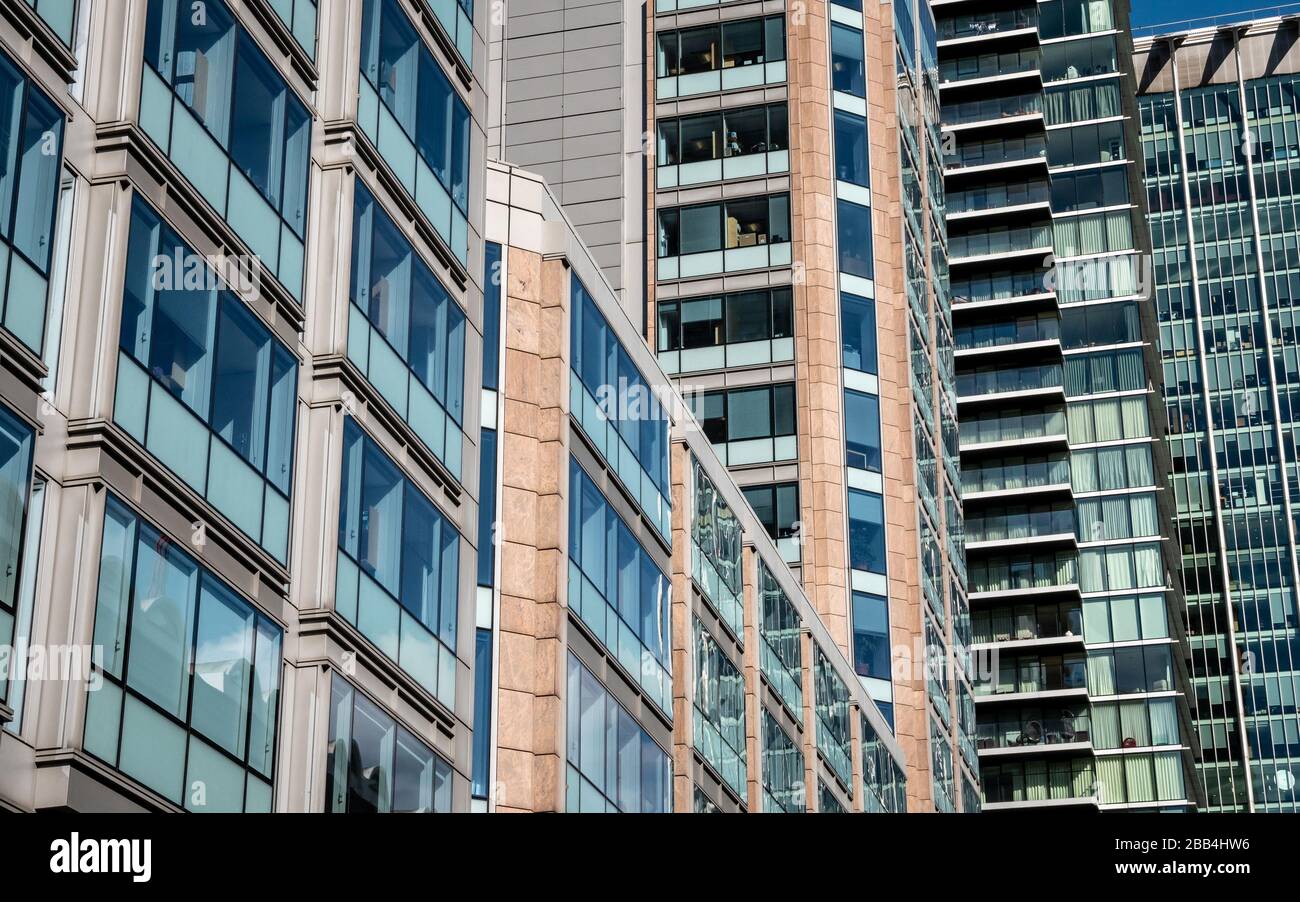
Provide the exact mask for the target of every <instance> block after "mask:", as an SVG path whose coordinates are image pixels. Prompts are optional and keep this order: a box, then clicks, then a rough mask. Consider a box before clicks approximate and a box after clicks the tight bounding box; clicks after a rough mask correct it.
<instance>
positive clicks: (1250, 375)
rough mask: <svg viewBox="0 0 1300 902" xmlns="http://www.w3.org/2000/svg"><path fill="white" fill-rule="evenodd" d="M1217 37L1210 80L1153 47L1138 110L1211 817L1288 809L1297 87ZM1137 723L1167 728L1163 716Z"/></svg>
mask: <svg viewBox="0 0 1300 902" xmlns="http://www.w3.org/2000/svg"><path fill="white" fill-rule="evenodd" d="M1210 34H1212V35H1213V34H1215V33H1214V32H1213V31H1211V32H1210ZM1260 34H1261V38H1260V39H1265V38H1269V37H1270V36H1271V35H1272V34H1274V32H1273V31H1272V30H1271V29H1270V28H1269V27H1267V26H1266V27H1265V28H1264V29H1262V31H1261V32H1260ZM1217 40H1218V42H1219V44H1221V45H1222V46H1223V47H1225V48H1226V51H1227V56H1226V58H1225V59H1224V61H1223V63H1222V68H1221V69H1219V70H1218V72H1217V74H1216V75H1215V77H1214V78H1213V80H1212V82H1211V83H1206V82H1204V81H1201V80H1198V77H1197V76H1198V70H1197V69H1195V68H1193V67H1194V66H1195V65H1196V63H1197V61H1198V60H1199V59H1200V55H1201V54H1202V53H1203V50H1200V49H1189V50H1188V51H1183V50H1181V49H1177V50H1175V51H1174V57H1173V63H1172V64H1171V63H1170V54H1171V51H1170V47H1171V44H1170V43H1169V42H1167V41H1164V40H1156V41H1153V42H1151V45H1150V46H1149V48H1147V54H1148V57H1147V58H1149V59H1151V60H1152V64H1153V65H1156V64H1158V65H1159V67H1161V68H1166V69H1167V73H1166V77H1165V78H1164V79H1163V80H1162V82H1161V83H1160V84H1158V85H1156V86H1153V87H1157V88H1159V89H1160V90H1152V91H1151V92H1150V93H1148V94H1144V95H1143V96H1141V97H1140V111H1141V117H1142V150H1143V157H1144V162H1145V172H1144V176H1145V184H1146V192H1147V203H1148V205H1149V209H1150V212H1149V221H1150V228H1151V238H1152V244H1153V249H1154V257H1155V272H1154V278H1155V288H1156V301H1157V311H1158V315H1159V321H1160V351H1161V356H1162V358H1163V364H1164V402H1165V413H1166V426H1167V429H1168V448H1169V457H1170V460H1171V463H1172V468H1173V479H1172V482H1173V486H1172V487H1173V495H1174V500H1175V503H1176V508H1177V515H1176V517H1177V518H1176V521H1175V522H1176V526H1177V537H1178V546H1179V549H1180V551H1181V553H1182V584H1183V589H1184V592H1185V594H1186V599H1187V611H1186V622H1187V633H1188V641H1189V644H1190V646H1191V676H1192V686H1191V696H1192V707H1193V717H1194V725H1195V729H1196V731H1197V733H1198V736H1199V739H1200V747H1201V759H1200V762H1199V763H1200V767H1199V781H1200V782H1201V783H1202V785H1203V788H1204V792H1205V798H1206V808H1207V810H1209V811H1246V810H1253V811H1265V812H1278V811H1282V812H1295V811H1298V810H1300V788H1298V787H1297V779H1298V778H1300V710H1298V709H1297V702H1296V685H1297V683H1296V681H1297V677H1298V674H1300V646H1297V641H1296V618H1297V591H1296V586H1297V582H1298V581H1297V570H1296V544H1295V534H1296V528H1297V527H1296V523H1297V521H1296V512H1295V510H1294V506H1295V502H1296V501H1297V499H1300V485H1298V484H1297V472H1296V462H1295V436H1296V430H1297V428H1300V407H1297V405H1296V393H1297V386H1300V365H1298V363H1297V361H1300V356H1297V355H1298V354H1300V351H1298V350H1297V345H1296V335H1297V333H1296V314H1295V312H1294V304H1295V302H1296V300H1295V299H1300V269H1298V267H1297V261H1296V252H1295V246H1296V213H1297V210H1298V209H1300V188H1298V187H1297V184H1300V183H1297V182H1296V176H1295V173H1294V171H1295V167H1296V162H1295V161H1296V160H1297V159H1300V139H1298V138H1297V132H1296V127H1297V123H1300V76H1297V75H1296V74H1294V73H1287V72H1285V71H1282V72H1273V71H1270V72H1268V73H1265V72H1264V71H1262V69H1261V63H1260V60H1262V57H1261V58H1259V59H1256V56H1255V54H1256V53H1258V48H1257V47H1247V46H1243V45H1239V43H1238V41H1239V39H1238V37H1237V36H1236V34H1235V31H1234V30H1232V29H1227V30H1224V31H1221V32H1218V33H1217ZM1178 43H1180V39H1177V38H1176V39H1175V41H1174V43H1173V45H1172V46H1175V47H1177V45H1178ZM1175 67H1176V68H1177V72H1176V75H1175V74H1174V70H1175ZM1285 68H1287V67H1283V69H1285ZM1144 613H1145V611H1144ZM1141 625H1142V628H1143V629H1145V628H1146V618H1145V617H1143V618H1142V624H1141ZM1116 626H1117V627H1119V623H1116ZM1122 628H1126V629H1128V630H1129V631H1131V630H1132V628H1133V626H1132V624H1131V623H1128V624H1125V626H1124V627H1122ZM1126 713H1130V712H1125V711H1124V710H1121V711H1120V712H1119V714H1120V717H1121V723H1123V722H1124V715H1125V714H1126ZM1143 714H1147V715H1149V724H1148V720H1145V719H1143ZM1130 716H1131V717H1132V718H1133V720H1134V721H1135V723H1136V724H1137V727H1136V729H1139V730H1142V731H1143V735H1146V732H1147V730H1148V729H1149V730H1150V732H1151V733H1152V734H1155V733H1158V732H1164V731H1166V730H1167V726H1166V724H1167V720H1168V718H1167V715H1166V714H1164V713H1163V712H1162V711H1161V709H1159V708H1158V707H1151V706H1148V710H1147V711H1145V712H1144V711H1141V710H1134V711H1132V712H1131V713H1130ZM1123 732H1126V733H1127V732H1132V731H1131V730H1128V729H1125V730H1124V731H1123ZM1159 767H1160V763H1159V761H1157V762H1156V769H1157V775H1159Z"/></svg>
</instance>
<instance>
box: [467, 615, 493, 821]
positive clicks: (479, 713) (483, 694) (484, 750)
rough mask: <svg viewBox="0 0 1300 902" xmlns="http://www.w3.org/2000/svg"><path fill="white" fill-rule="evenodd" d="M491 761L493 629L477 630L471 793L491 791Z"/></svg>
mask: <svg viewBox="0 0 1300 902" xmlns="http://www.w3.org/2000/svg"><path fill="white" fill-rule="evenodd" d="M491 762H492V631H491V630H477V631H476V632H475V634H474V757H473V762H472V765H471V774H470V794H471V795H473V796H474V798H476V799H486V798H487V795H488V768H489V766H490V765H491Z"/></svg>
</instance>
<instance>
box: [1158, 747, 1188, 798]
mask: <svg viewBox="0 0 1300 902" xmlns="http://www.w3.org/2000/svg"><path fill="white" fill-rule="evenodd" d="M1181 757H1182V756H1181V755H1180V754H1179V753H1178V752H1160V753H1159V754H1157V755H1156V756H1155V768H1156V798H1158V799H1159V800H1160V801H1162V802H1165V801H1170V800H1173V799H1181V798H1183V797H1184V796H1185V795H1186V794H1187V793H1186V790H1184V788H1183V765H1182V760H1181Z"/></svg>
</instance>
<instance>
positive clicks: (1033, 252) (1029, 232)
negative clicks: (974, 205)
mask: <svg viewBox="0 0 1300 902" xmlns="http://www.w3.org/2000/svg"><path fill="white" fill-rule="evenodd" d="M1050 253H1052V229H1051V227H1050V226H1048V225H1037V226H1029V227H1025V228H1019V229H1008V228H1002V229H987V230H981V231H978V232H971V233H968V234H965V235H952V236H950V237H949V239H948V265H949V266H950V267H953V268H960V267H963V266H970V265H975V264H986V263H990V262H996V263H1003V262H1004V261H1006V260H1008V258H1014V257H1026V256H1027V257H1038V258H1040V259H1041V258H1045V257H1046V256H1047V255H1048V254H1050Z"/></svg>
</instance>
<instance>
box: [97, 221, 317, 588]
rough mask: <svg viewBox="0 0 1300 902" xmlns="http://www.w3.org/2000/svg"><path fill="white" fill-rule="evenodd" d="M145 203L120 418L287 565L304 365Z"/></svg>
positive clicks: (130, 294) (130, 254) (129, 297)
mask: <svg viewBox="0 0 1300 902" xmlns="http://www.w3.org/2000/svg"><path fill="white" fill-rule="evenodd" d="M231 276H233V277H236V278H237V279H240V280H242V274H237V273H233V272H222V273H217V272H215V271H213V270H210V269H208V267H207V264H206V262H205V259H204V258H203V257H202V256H200V255H197V254H195V253H194V252H193V251H192V250H191V249H190V248H188V247H187V246H186V245H185V244H183V243H182V242H181V240H180V238H179V236H177V234H176V233H175V232H174V231H173V230H172V229H171V228H170V227H168V225H167V224H166V223H164V222H163V221H162V219H161V218H160V217H159V216H158V215H157V214H156V213H155V212H154V211H153V210H152V209H150V208H149V206H148V205H147V204H145V203H144V201H142V200H140V199H139V198H138V197H137V198H136V199H135V200H134V201H133V203H132V207H131V231H130V235H129V237H128V247H127V262H126V279H125V287H124V291H123V298H122V321H121V327H120V331H119V335H118V342H119V347H120V349H121V351H122V353H121V354H120V355H119V357H118V359H119V367H118V376H117V397H116V400H115V403H114V413H113V418H114V420H115V421H116V422H117V423H118V424H119V425H121V426H122V427H123V428H124V429H126V430H127V432H129V433H130V434H131V435H132V436H133V437H135V439H136V440H137V441H139V442H140V443H141V444H143V445H144V446H145V448H147V449H148V450H149V451H150V452H151V453H152V454H154V456H155V457H157V458H158V459H159V460H161V461H162V462H163V463H164V464H165V465H166V466H167V467H168V468H169V469H171V470H172V471H173V472H175V473H176V474H177V475H178V476H180V477H181V478H182V479H184V480H185V481H186V482H187V483H188V484H189V485H190V486H191V487H192V488H193V489H194V490H195V491H197V492H199V493H200V494H201V495H203V496H204V497H206V498H207V499H208V500H209V501H210V502H212V504H213V505H214V506H215V507H217V509H218V510H220V511H221V512H222V513H223V514H225V515H226V516H227V517H228V518H229V519H230V520H231V521H232V522H233V523H234V524H235V525H236V526H237V527H239V528H240V529H241V530H243V531H244V532H245V533H246V534H247V535H249V536H250V537H252V538H253V539H254V540H255V541H258V542H260V543H261V544H262V546H263V547H264V548H266V549H267V550H268V551H270V552H271V553H272V554H273V555H275V557H276V558H277V559H278V560H280V561H281V562H282V563H283V562H286V561H287V556H288V519H289V492H290V487H291V485H292V482H293V443H294V420H295V416H296V406H297V397H298V361H297V358H296V357H295V356H294V355H293V353H292V352H291V351H290V350H289V349H288V348H287V347H285V346H284V345H283V344H281V343H280V341H279V340H278V339H277V338H276V337H275V336H274V335H272V334H271V331H270V330H269V329H267V328H266V326H265V325H263V324H262V322H261V320H259V319H258V318H257V317H256V316H254V315H253V313H251V312H250V311H249V309H248V308H247V307H246V306H245V305H244V303H243V302H242V301H241V300H239V298H237V297H236V296H235V295H233V294H231V293H230V292H228V291H226V290H224V286H225V285H227V284H228V283H227V281H226V279H227V278H228V277H231Z"/></svg>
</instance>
